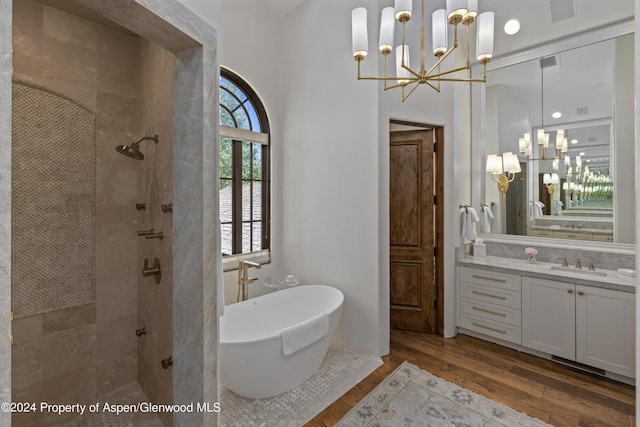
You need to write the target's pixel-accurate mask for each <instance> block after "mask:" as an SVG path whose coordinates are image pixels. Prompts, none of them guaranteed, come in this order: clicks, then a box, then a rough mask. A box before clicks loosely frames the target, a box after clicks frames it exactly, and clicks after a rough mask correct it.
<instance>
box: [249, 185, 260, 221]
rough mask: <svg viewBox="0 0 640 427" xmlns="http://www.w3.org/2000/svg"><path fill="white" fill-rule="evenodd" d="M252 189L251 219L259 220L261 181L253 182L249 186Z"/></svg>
mask: <svg viewBox="0 0 640 427" xmlns="http://www.w3.org/2000/svg"><path fill="white" fill-rule="evenodd" d="M251 188H252V189H253V212H252V215H251V220H252V221H260V220H261V219H262V183H260V182H254V183H253V185H252V186H251Z"/></svg>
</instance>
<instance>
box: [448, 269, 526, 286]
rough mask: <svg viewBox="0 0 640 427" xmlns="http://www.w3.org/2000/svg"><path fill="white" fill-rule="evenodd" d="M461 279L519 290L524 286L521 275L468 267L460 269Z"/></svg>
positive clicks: (462, 280) (483, 284)
mask: <svg viewBox="0 0 640 427" xmlns="http://www.w3.org/2000/svg"><path fill="white" fill-rule="evenodd" d="M460 281H461V282H467V283H472V284H476V285H482V286H490V287H496V288H502V289H511V290H514V291H517V292H520V289H521V287H522V285H521V282H522V281H521V279H520V276H515V275H513V274H507V273H498V272H495V271H488V270H478V269H474V268H466V267H462V268H461V269H460Z"/></svg>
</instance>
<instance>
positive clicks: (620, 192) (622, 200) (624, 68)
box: [613, 36, 638, 243]
mask: <svg viewBox="0 0 640 427" xmlns="http://www.w3.org/2000/svg"><path fill="white" fill-rule="evenodd" d="M615 52H616V53H615V55H614V58H615V61H614V63H615V66H614V71H613V72H614V73H615V75H614V78H613V84H614V94H615V95H614V106H613V109H614V115H613V116H614V117H615V120H614V122H613V129H614V138H613V150H614V156H613V158H614V159H615V162H616V163H615V168H614V170H613V173H614V177H613V180H614V183H615V186H614V205H615V209H614V212H613V214H614V224H625V225H627V227H625V228H622V227H615V228H614V239H615V241H616V242H620V243H634V242H637V240H634V238H635V236H634V234H633V233H631V232H630V231H631V230H635V229H636V209H635V203H634V199H637V198H638V193H637V192H635V183H634V181H633V179H630V178H631V177H632V176H634V173H635V158H634V157H633V156H630V155H629V153H632V152H633V149H634V146H635V138H634V132H635V129H634V127H633V122H634V118H635V115H634V114H633V112H634V109H633V103H634V96H633V93H632V92H631V91H630V90H629V86H631V84H630V83H631V82H633V80H634V65H633V61H634V58H633V56H630V55H629V54H628V52H633V37H632V36H627V37H620V38H618V39H617V40H616V42H615ZM636 76H637V74H636ZM633 194H635V197H630V196H631V195H633Z"/></svg>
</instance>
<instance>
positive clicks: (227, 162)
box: [220, 138, 233, 188]
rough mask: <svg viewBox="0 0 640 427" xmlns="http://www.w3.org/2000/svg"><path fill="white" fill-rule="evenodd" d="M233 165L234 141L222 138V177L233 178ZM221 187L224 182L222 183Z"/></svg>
mask: <svg viewBox="0 0 640 427" xmlns="http://www.w3.org/2000/svg"><path fill="white" fill-rule="evenodd" d="M232 167H233V141H231V140H230V139H229V138H220V178H232V177H233V174H232ZM220 184H221V185H220V188H223V187H222V183H220Z"/></svg>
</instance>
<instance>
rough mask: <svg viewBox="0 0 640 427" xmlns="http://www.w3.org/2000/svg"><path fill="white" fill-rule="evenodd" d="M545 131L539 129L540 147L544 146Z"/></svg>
mask: <svg viewBox="0 0 640 427" xmlns="http://www.w3.org/2000/svg"><path fill="white" fill-rule="evenodd" d="M544 140H545V137H544V129H538V145H544Z"/></svg>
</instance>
